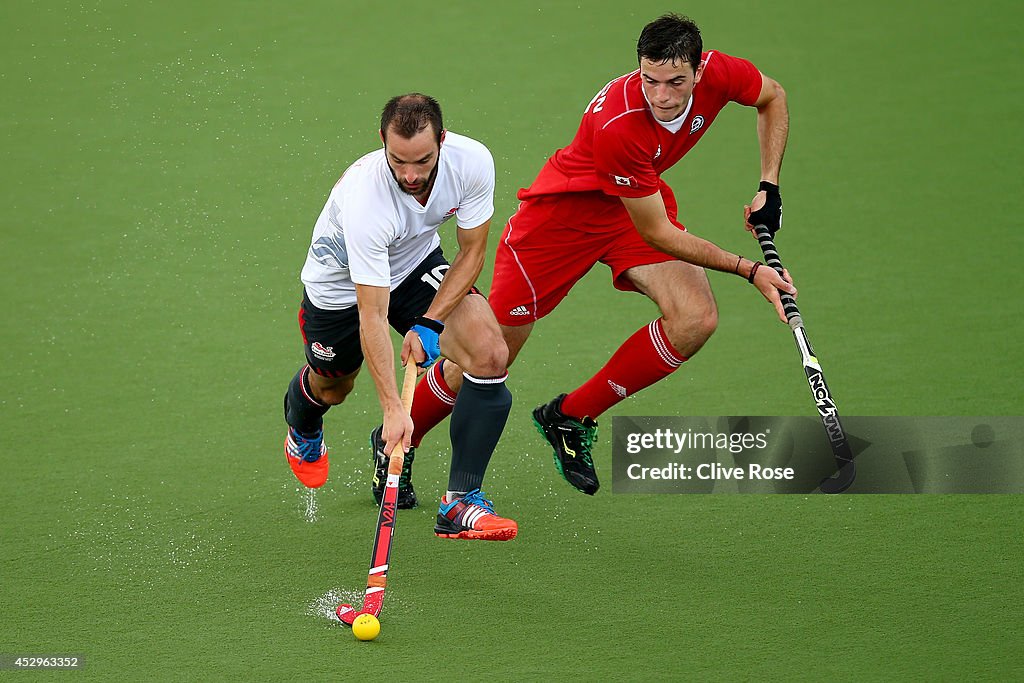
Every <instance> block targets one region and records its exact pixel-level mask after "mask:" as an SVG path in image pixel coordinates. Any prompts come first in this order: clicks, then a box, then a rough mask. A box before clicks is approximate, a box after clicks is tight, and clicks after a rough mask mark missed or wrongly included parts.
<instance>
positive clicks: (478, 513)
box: [434, 489, 519, 541]
mask: <svg viewBox="0 0 1024 683" xmlns="http://www.w3.org/2000/svg"><path fill="white" fill-rule="evenodd" d="M517 533H519V525H518V524H516V523H515V522H514V521H512V520H511V519H505V518H504V517H499V516H498V515H496V514H494V504H493V503H492V502H491V501H489V500H487V499H486V498H484V494H483V492H481V491H480V489H473V490H472V491H470V492H469V493H467V494H465V495H464V496H462V497H461V498H456V499H455V500H452V501H449V500H448V497H447V495H445V496H443V497H442V498H441V505H440V506H439V507H438V508H437V524H435V525H434V534H435V535H436V536H439V537H440V538H462V539H476V540H480V541H511V540H512V539H513V538H515V537H516V534H517Z"/></svg>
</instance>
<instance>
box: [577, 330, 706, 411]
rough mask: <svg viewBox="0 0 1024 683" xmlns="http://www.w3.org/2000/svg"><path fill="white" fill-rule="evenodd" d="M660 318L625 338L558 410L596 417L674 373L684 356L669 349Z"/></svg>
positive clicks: (669, 345) (670, 346) (670, 347)
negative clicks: (599, 367) (601, 366)
mask: <svg viewBox="0 0 1024 683" xmlns="http://www.w3.org/2000/svg"><path fill="white" fill-rule="evenodd" d="M661 320H662V319H661V318H658V319H657V320H655V321H654V322H652V323H651V324H650V325H648V326H647V327H643V328H641V329H639V330H637V331H636V333H635V334H633V336H632V337H630V338H629V339H627V340H626V342H625V343H624V344H623V345H622V346H620V347H619V349H618V351H616V352H615V353H614V354H613V355H612V357H611V359H609V360H608V363H607V364H606V365H605V366H604V367H603V368H601V370H600V371H599V372H598V373H597V374H596V375H594V376H593V377H591V378H590V379H589V380H587V382H586V383H585V384H584V385H583V386H581V387H580V388H579V389H577V390H576V391H574V392H572V393H571V394H569V395H568V396H566V397H565V400H564V401H563V402H562V412H563V413H565V414H566V415H569V416H571V417H576V418H583V417H590V418H592V419H596V418H597V416H598V415H600V414H601V413H603V412H604V411H606V410H608V409H609V408H611V407H612V406H613V405H615V404H616V403H618V402H619V401H621V400H622V399H624V398H626V397H627V396H632V395H633V394H635V393H636V392H638V391H640V390H641V389H643V388H644V387H649V386H651V385H652V384H654V383H655V382H657V381H658V380H660V379H663V378H665V377H668V376H669V375H671V374H672V373H673V372H675V370H676V368H678V367H679V366H680V365H682V364H683V361H685V360H686V358H685V357H683V356H681V355H679V352H678V351H676V350H675V349H674V348H672V345H671V344H670V343H669V341H668V337H667V336H666V335H665V328H664V327H662V324H661Z"/></svg>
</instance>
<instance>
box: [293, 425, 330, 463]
mask: <svg viewBox="0 0 1024 683" xmlns="http://www.w3.org/2000/svg"><path fill="white" fill-rule="evenodd" d="M292 438H293V439H294V441H295V444H296V445H297V446H298V447H299V457H301V458H302V459H303V460H305V461H307V462H312V461H313V460H316V459H317V458H319V457H320V455H321V453H320V451H321V445H322V444H323V441H324V433H323V432H322V431H320V432H317V434H316V436H312V437H306V436H303V435H302V434H300V433H299V432H298V430H296V429H294V428H292Z"/></svg>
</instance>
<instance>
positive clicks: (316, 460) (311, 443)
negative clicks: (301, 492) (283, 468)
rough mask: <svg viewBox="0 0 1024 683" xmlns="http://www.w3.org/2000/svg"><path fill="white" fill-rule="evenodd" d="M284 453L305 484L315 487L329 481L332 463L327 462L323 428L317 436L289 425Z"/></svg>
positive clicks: (289, 464)
mask: <svg viewBox="0 0 1024 683" xmlns="http://www.w3.org/2000/svg"><path fill="white" fill-rule="evenodd" d="M284 455H285V460H287V461H288V466H289V467H291V468H292V472H294V473H295V476H296V477H298V479H299V481H301V482H302V483H303V484H304V485H305V486H308V487H309V488H311V489H315V488H318V487H320V486H323V485H324V482H325V481H327V468H328V467H330V463H328V462H327V446H325V445H324V433H323V430H321V431H319V432H317V433H316V436H313V437H306V436H302V434H299V433H298V432H297V431H295V430H294V429H293V428H291V427H289V428H288V436H286V437H285V439H284Z"/></svg>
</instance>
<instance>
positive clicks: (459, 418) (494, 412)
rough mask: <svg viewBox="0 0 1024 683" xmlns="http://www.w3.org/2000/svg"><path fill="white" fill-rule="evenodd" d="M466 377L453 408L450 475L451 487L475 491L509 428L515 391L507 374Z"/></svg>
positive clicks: (464, 375) (455, 489) (465, 375)
mask: <svg viewBox="0 0 1024 683" xmlns="http://www.w3.org/2000/svg"><path fill="white" fill-rule="evenodd" d="M463 377H465V380H466V381H464V382H463V383H462V388H461V389H460V390H459V395H458V397H457V398H456V399H455V409H454V410H452V418H451V429H450V432H451V438H452V469H451V472H450V473H449V475H448V490H449V491H472V490H473V489H478V488H480V485H481V484H482V483H483V480H484V472H486V471H487V464H488V463H489V462H490V461H491V454H493V453H494V448H495V446H497V445H498V439H499V438H500V437H501V432H502V430H503V429H504V428H505V422H506V421H507V420H508V413H509V410H511V409H512V394H511V393H509V390H508V387H506V386H505V378H506V377H508V375H505V376H503V377H492V378H487V377H472V376H470V375H468V374H465V373H463Z"/></svg>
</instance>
